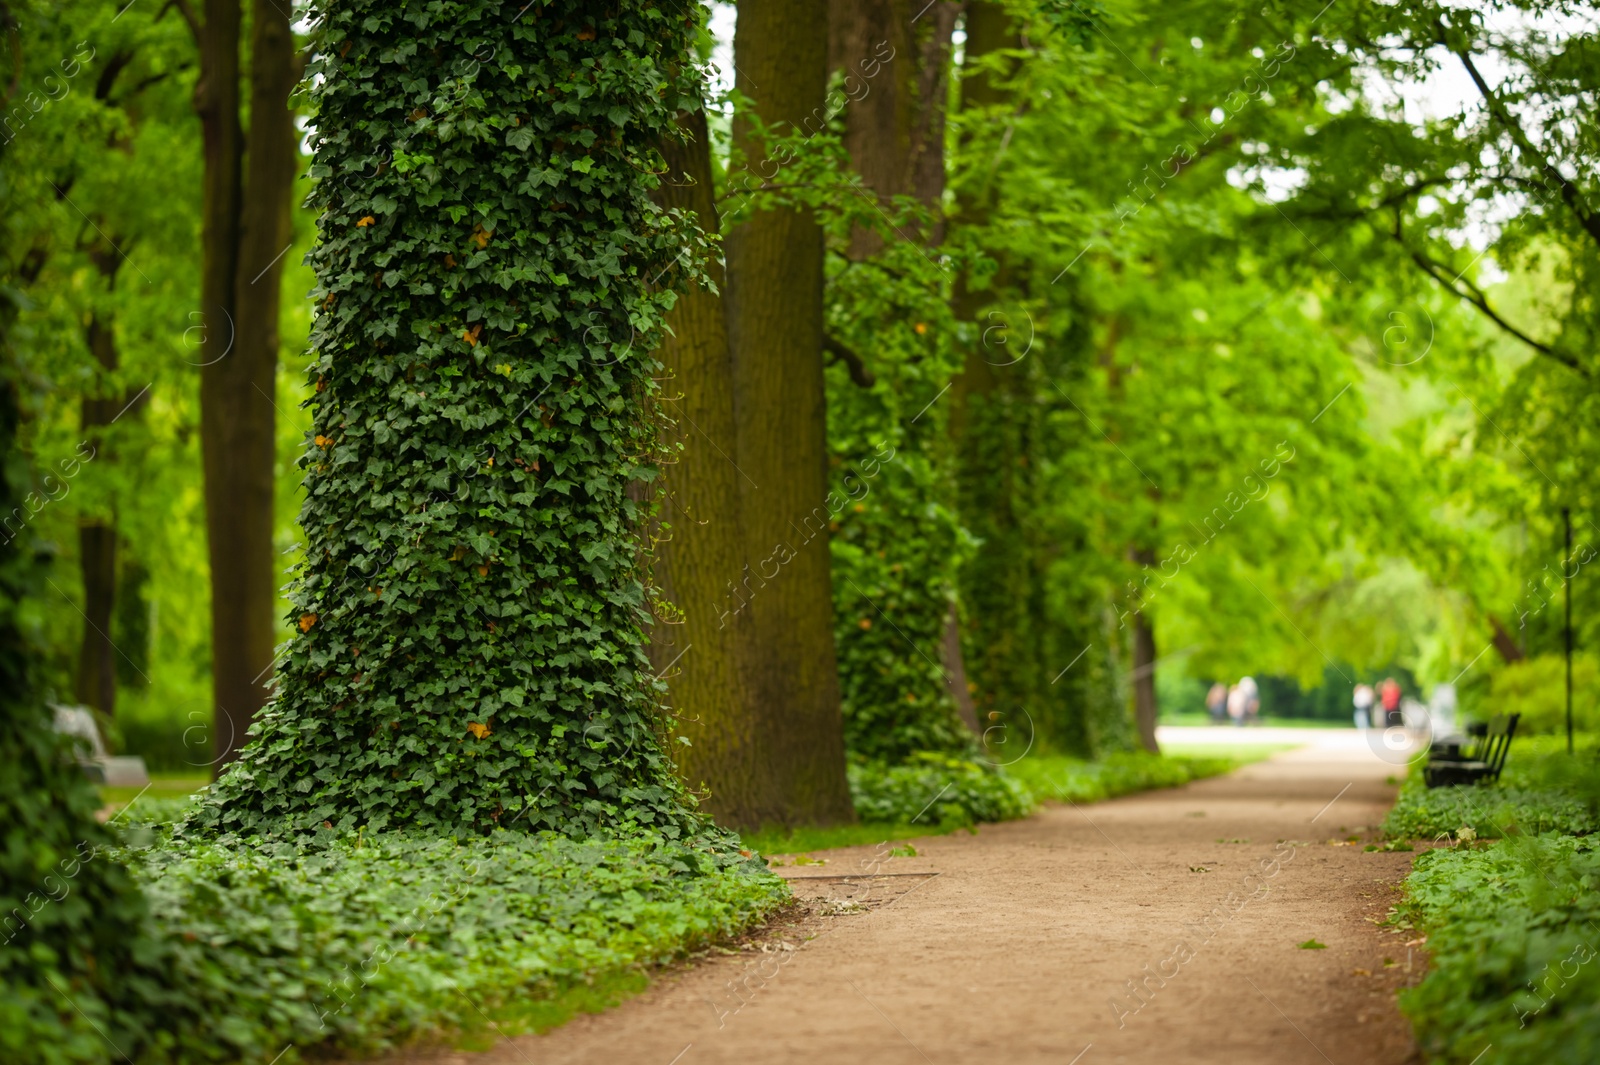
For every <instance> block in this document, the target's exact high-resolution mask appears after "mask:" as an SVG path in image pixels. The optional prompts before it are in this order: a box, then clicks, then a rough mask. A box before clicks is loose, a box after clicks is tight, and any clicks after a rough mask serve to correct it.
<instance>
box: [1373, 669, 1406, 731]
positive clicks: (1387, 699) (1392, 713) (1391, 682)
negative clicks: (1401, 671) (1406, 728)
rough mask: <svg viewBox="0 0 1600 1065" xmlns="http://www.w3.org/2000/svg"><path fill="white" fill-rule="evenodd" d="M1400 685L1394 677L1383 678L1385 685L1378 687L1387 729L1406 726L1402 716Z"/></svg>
mask: <svg viewBox="0 0 1600 1065" xmlns="http://www.w3.org/2000/svg"><path fill="white" fill-rule="evenodd" d="M1400 694H1401V693H1400V685H1399V684H1397V683H1396V682H1395V679H1394V678H1393V677H1385V678H1383V683H1382V684H1380V685H1378V698H1380V699H1381V700H1383V724H1384V727H1385V728H1394V727H1395V726H1396V725H1403V724H1405V722H1404V720H1402V718H1401V716H1400Z"/></svg>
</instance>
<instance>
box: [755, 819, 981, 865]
mask: <svg viewBox="0 0 1600 1065" xmlns="http://www.w3.org/2000/svg"><path fill="white" fill-rule="evenodd" d="M958 827H960V826H958V825H955V824H943V825H940V824H928V823H926V822H924V823H922V824H916V825H912V824H882V823H876V824H864V825H834V826H832V827H830V828H776V827H773V828H763V829H761V830H759V831H756V832H742V833H740V834H739V838H740V839H742V840H743V841H744V845H745V847H746V848H747V849H749V850H752V851H755V852H756V853H758V854H763V855H767V856H769V857H770V856H772V855H774V854H805V853H807V852H808V851H825V850H833V849H834V848H835V847H863V846H870V845H872V844H877V843H888V842H890V841H891V840H897V839H920V838H921V837H923V836H944V835H948V834H949V833H951V832H954V831H955V830H956V829H957V828H958Z"/></svg>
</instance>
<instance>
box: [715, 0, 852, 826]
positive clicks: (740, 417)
mask: <svg viewBox="0 0 1600 1065" xmlns="http://www.w3.org/2000/svg"><path fill="white" fill-rule="evenodd" d="M827 16H828V11H827V2H826V0H746V2H745V3H743V4H741V5H740V6H739V18H738V25H737V29H736V31H735V34H734V54H735V57H736V64H735V65H736V67H737V71H738V77H737V85H738V88H739V90H740V91H741V92H743V93H745V94H746V95H748V96H749V97H751V98H752V99H754V100H755V101H756V111H757V113H758V114H759V115H760V116H761V118H762V120H763V121H764V122H765V123H767V125H768V126H769V127H777V128H778V129H779V130H781V131H784V132H788V131H791V130H797V129H801V128H803V126H802V124H803V122H804V121H805V120H806V119H807V118H810V117H811V116H812V115H814V114H817V113H820V109H821V108H822V107H823V95H824V91H825V87H826V84H827V60H828V55H827V50H828V28H827V27H828V17H827ZM733 133H734V140H735V143H736V144H737V145H738V146H739V147H740V148H741V149H743V151H744V153H745V157H746V158H747V159H748V160H749V161H750V164H751V166H752V168H757V167H759V168H760V172H761V173H762V174H767V173H769V172H770V171H771V169H772V165H774V164H775V165H779V166H781V159H773V160H771V161H770V162H769V164H768V165H763V160H766V159H767V155H768V153H767V151H766V148H765V146H764V145H763V144H761V143H760V142H758V141H757V140H756V139H755V138H754V136H753V135H752V130H751V128H750V124H749V123H748V122H745V121H740V122H736V123H735V125H734V131H733ZM727 247H728V256H727V258H728V297H727V301H728V302H727V321H728V337H729V340H730V342H731V344H732V348H733V359H734V412H735V418H736V421H737V429H738V434H737V450H736V455H737V458H738V463H739V467H740V470H741V477H740V486H741V487H740V490H741V492H742V493H743V498H744V521H745V543H746V564H747V565H749V566H750V569H749V570H745V571H744V572H743V573H741V574H740V575H739V577H738V586H737V588H736V589H735V592H736V596H737V598H734V597H730V600H729V606H730V607H733V606H741V605H742V604H745V603H747V604H748V605H742V607H741V608H742V609H747V610H749V611H750V613H751V627H752V634H753V636H754V646H755V648H756V655H757V658H756V661H755V662H754V663H753V669H752V674H751V681H752V693H751V694H752V695H753V697H754V698H755V699H756V701H757V704H758V705H760V706H762V707H764V708H766V711H767V712H768V713H769V714H770V715H771V721H772V729H771V736H772V743H773V750H774V754H775V756H776V758H777V759H779V760H780V765H779V767H778V768H780V769H781V770H782V773H781V779H782V783H781V794H782V795H783V796H784V808H785V809H784V814H785V816H784V818H783V819H784V820H785V821H787V822H789V823H792V824H830V823H837V822H844V821H851V820H854V818H855V813H854V810H853V809H852V807H851V805H850V793H849V788H848V786H847V784H846V781H845V772H844V728H843V721H842V718H841V712H840V706H839V673H838V663H837V658H836V654H835V650H834V644H833V590H832V579H831V576H830V570H831V564H830V559H829V555H828V532H829V529H828V526H829V523H830V522H831V520H832V516H831V514H830V512H829V508H828V503H827V495H828V473H827V436H826V411H825V403H824V398H823V356H822V259H823V238H822V228H821V226H820V225H818V223H817V220H816V219H815V218H814V217H813V216H812V214H811V213H810V212H809V211H805V210H800V209H796V208H792V207H782V208H771V209H767V210H759V211H757V212H755V214H754V215H753V216H752V217H751V218H750V219H749V220H748V221H746V222H744V223H743V224H741V225H739V226H738V227H737V228H735V229H734V231H733V233H732V234H730V236H729V237H728V245H727Z"/></svg>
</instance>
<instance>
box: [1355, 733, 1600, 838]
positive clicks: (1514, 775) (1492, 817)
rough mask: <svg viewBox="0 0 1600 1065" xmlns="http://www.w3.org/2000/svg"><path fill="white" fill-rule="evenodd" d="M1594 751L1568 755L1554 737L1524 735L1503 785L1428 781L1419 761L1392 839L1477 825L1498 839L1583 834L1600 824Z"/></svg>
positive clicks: (1478, 831)
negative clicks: (1525, 739) (1444, 785)
mask: <svg viewBox="0 0 1600 1065" xmlns="http://www.w3.org/2000/svg"><path fill="white" fill-rule="evenodd" d="M1590 759H1592V755H1583V756H1581V757H1580V758H1578V759H1573V758H1570V757H1568V756H1567V754H1566V752H1565V749H1564V748H1563V747H1562V746H1560V744H1557V743H1552V742H1551V741H1549V740H1545V741H1542V742H1540V741H1535V742H1532V743H1528V742H1519V743H1517V744H1516V745H1515V746H1514V747H1513V749H1512V756H1511V757H1510V758H1508V759H1507V760H1506V765H1505V769H1504V771H1503V772H1502V773H1501V778H1500V783H1499V784H1497V785H1481V784H1480V785H1459V786H1456V787H1448V788H1429V787H1427V786H1425V784H1424V783H1423V780H1422V770H1421V765H1420V763H1419V764H1418V765H1416V766H1414V767H1413V771H1412V772H1411V773H1410V774H1409V775H1408V776H1407V777H1406V782H1405V784H1404V785H1403V786H1402V787H1401V789H1400V797H1399V799H1398V800H1397V801H1396V802H1395V805H1394V808H1393V809H1392V810H1390V811H1389V814H1388V816H1387V817H1386V818H1385V819H1384V822H1383V831H1384V834H1385V835H1387V836H1389V837H1390V838H1391V839H1435V838H1437V837H1439V836H1441V835H1443V834H1446V833H1451V834H1454V833H1455V832H1456V831H1457V830H1458V829H1461V828H1464V827H1465V828H1470V829H1472V833H1473V835H1474V836H1475V837H1477V838H1480V839H1494V838H1498V837H1500V836H1501V835H1503V834H1505V833H1506V832H1507V831H1508V830H1514V831H1515V832H1517V833H1521V834H1535V835H1537V834H1540V833H1545V832H1560V833H1565V834H1568V835H1582V834H1586V833H1589V832H1593V831H1595V829H1596V827H1597V822H1596V810H1597V808H1600V807H1597V800H1600V782H1597V781H1595V779H1594V775H1593V774H1592V772H1590V771H1589V769H1590V764H1591V763H1590Z"/></svg>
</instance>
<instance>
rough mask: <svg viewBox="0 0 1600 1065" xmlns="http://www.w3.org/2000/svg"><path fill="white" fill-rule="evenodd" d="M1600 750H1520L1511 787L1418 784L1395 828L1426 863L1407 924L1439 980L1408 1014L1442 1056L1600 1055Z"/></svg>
mask: <svg viewBox="0 0 1600 1065" xmlns="http://www.w3.org/2000/svg"><path fill="white" fill-rule="evenodd" d="M1595 757H1596V753H1595V751H1594V750H1593V749H1590V750H1588V751H1583V750H1580V751H1579V753H1578V755H1577V756H1576V757H1573V756H1569V755H1567V754H1566V752H1565V750H1564V749H1560V748H1559V747H1557V746H1555V745H1551V744H1539V743H1533V744H1519V745H1518V747H1515V748H1513V751H1512V760H1511V762H1510V763H1508V765H1507V768H1506V773H1505V777H1506V778H1507V783H1508V786H1507V787H1495V786H1492V785H1491V786H1467V787H1455V788H1437V789H1433V790H1432V791H1428V790H1426V789H1423V788H1421V787H1420V786H1419V785H1418V784H1416V783H1413V782H1411V781H1408V782H1407V785H1406V787H1405V789H1404V790H1403V791H1402V793H1401V798H1400V802H1399V803H1398V804H1397V805H1396V807H1395V811H1394V812H1393V813H1391V815H1390V817H1389V819H1388V820H1387V821H1386V822H1385V825H1384V827H1385V830H1386V831H1387V832H1388V833H1390V834H1391V835H1394V836H1398V837H1401V838H1420V839H1432V840H1434V841H1435V842H1437V843H1438V844H1439V845H1438V846H1436V847H1434V848H1433V849H1431V850H1428V851H1426V852H1425V853H1423V854H1421V855H1419V856H1418V857H1417V861H1416V865H1415V868H1414V869H1413V871H1412V873H1411V875H1410V876H1409V877H1407V879H1406V883H1405V899H1404V901H1403V903H1402V905H1401V908H1400V911H1399V913H1398V915H1397V917H1398V918H1399V919H1401V920H1404V921H1406V922H1407V923H1408V925H1409V926H1414V927H1416V928H1419V929H1420V930H1422V931H1423V932H1424V933H1426V936H1427V949H1428V953H1429V955H1430V965H1429V971H1428V975H1427V978H1426V979H1424V980H1423V981H1422V983H1421V984H1420V985H1418V986H1417V987H1415V988H1411V989H1409V990H1406V991H1403V992H1402V993H1401V996H1400V1006H1401V1009H1402V1010H1403V1011H1404V1012H1405V1014H1406V1015H1407V1016H1408V1017H1409V1018H1410V1019H1411V1022H1412V1024H1413V1025H1415V1027H1416V1031H1417V1041H1418V1043H1419V1044H1420V1045H1421V1046H1422V1048H1423V1050H1424V1052H1425V1053H1426V1054H1427V1055H1428V1057H1429V1060H1435V1061H1447V1062H1462V1063H1466V1062H1470V1061H1472V1060H1474V1059H1475V1058H1477V1057H1479V1056H1481V1055H1482V1054H1483V1052H1484V1049H1485V1047H1488V1046H1493V1047H1494V1051H1493V1052H1494V1054H1495V1055H1496V1056H1497V1057H1498V1058H1499V1059H1500V1060H1503V1061H1507V1062H1513V1063H1522V1062H1527V1063H1530V1065H1531V1063H1535V1062H1538V1063H1544V1062H1588V1061H1593V1060H1595V1057H1596V1055H1597V1054H1600V850H1597V848H1596V845H1595V839H1596V837H1595V836H1594V834H1593V833H1594V829H1595V826H1596V820H1595V814H1596V811H1597V800H1600V783H1597V782H1600V774H1596V772H1595Z"/></svg>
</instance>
